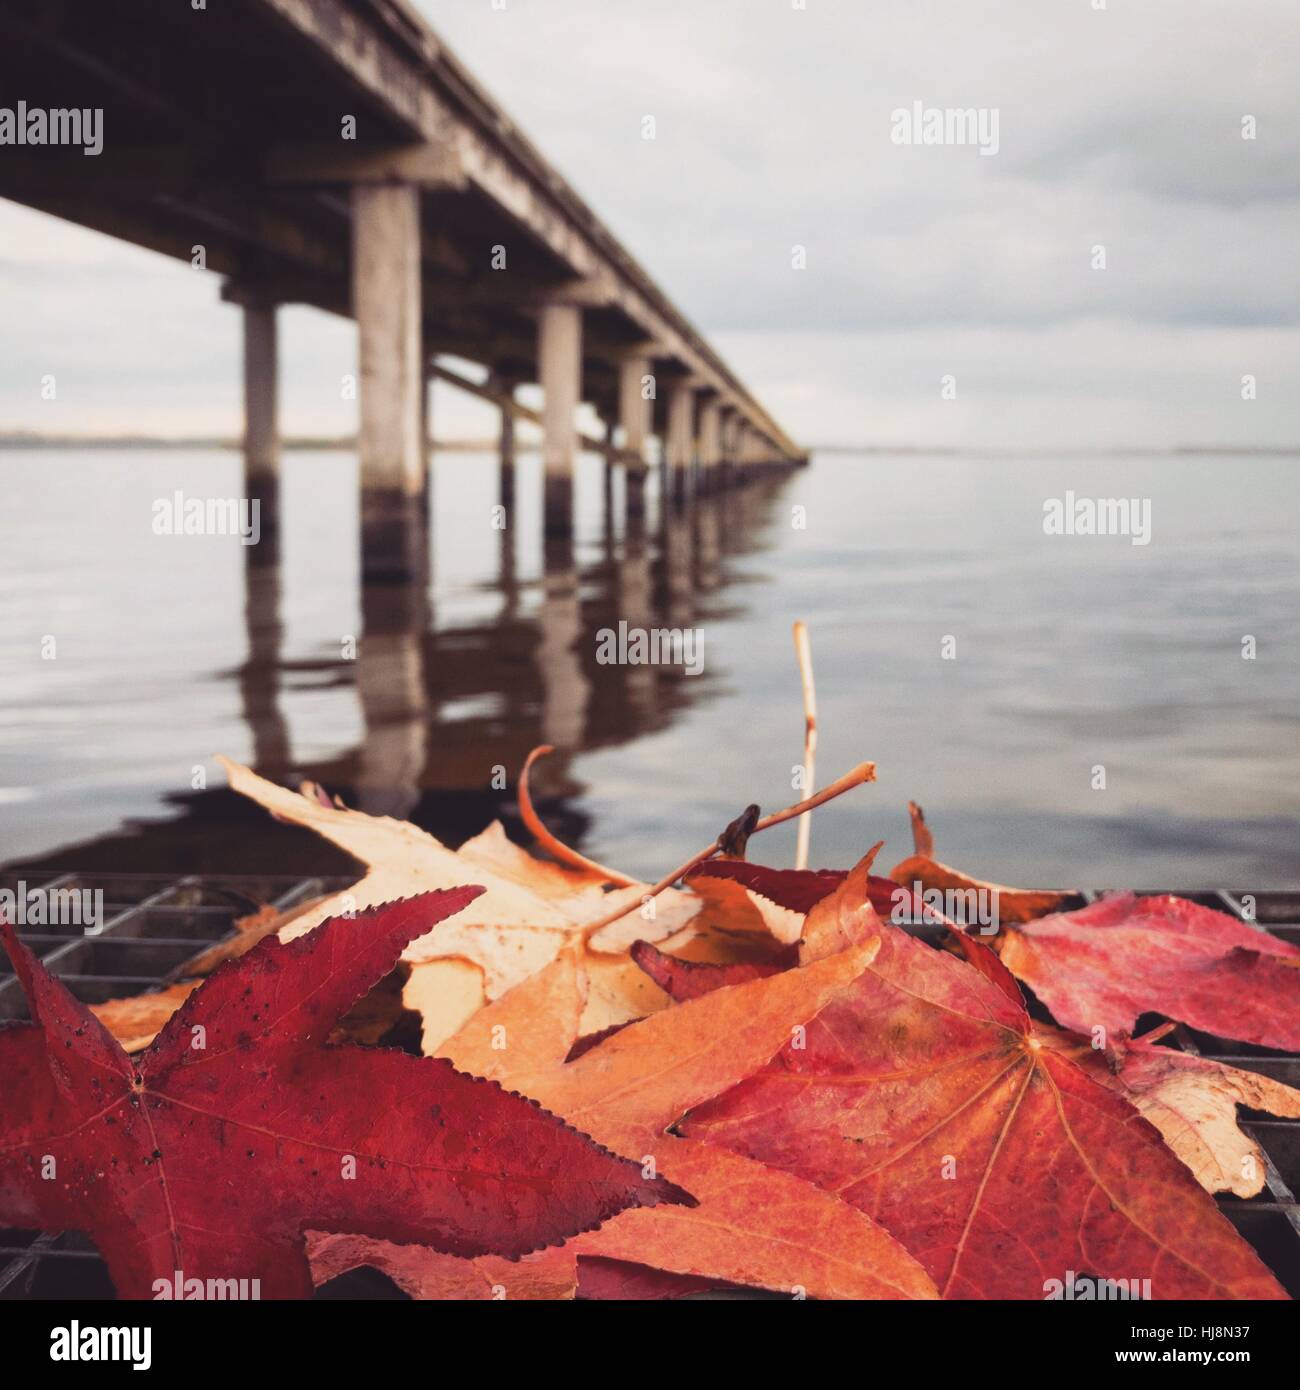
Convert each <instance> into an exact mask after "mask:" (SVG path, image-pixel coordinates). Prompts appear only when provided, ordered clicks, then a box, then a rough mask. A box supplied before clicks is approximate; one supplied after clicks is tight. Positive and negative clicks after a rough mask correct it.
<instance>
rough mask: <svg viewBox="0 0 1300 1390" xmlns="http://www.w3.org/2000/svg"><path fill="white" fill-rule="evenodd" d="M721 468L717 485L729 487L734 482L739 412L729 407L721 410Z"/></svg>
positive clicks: (738, 434) (738, 436)
mask: <svg viewBox="0 0 1300 1390" xmlns="http://www.w3.org/2000/svg"><path fill="white" fill-rule="evenodd" d="M721 430H722V443H721V448H722V467H721V468H720V469H719V470H718V485H719V486H720V487H730V486H731V485H732V483H734V482H735V481H736V464H737V462H738V458H737V452H738V451H737V444H738V441H739V438H740V412H739V411H737V410H735V409H733V408H732V407H731V406H724V407H723V409H722V426H721Z"/></svg>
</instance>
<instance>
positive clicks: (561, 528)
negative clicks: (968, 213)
mask: <svg viewBox="0 0 1300 1390" xmlns="http://www.w3.org/2000/svg"><path fill="white" fill-rule="evenodd" d="M196 4H197V0H196ZM196 4H192V3H190V2H189V0H132V3H131V4H130V5H129V6H127V5H121V4H113V3H107V2H106V0H60V3H51V2H50V0H0V91H3V92H4V93H6V94H7V99H12V100H14V101H16V100H17V99H19V98H22V99H23V100H24V101H25V102H26V103H27V106H28V107H29V108H30V107H45V108H48V109H51V110H53V109H66V108H74V107H75V108H81V109H94V110H102V112H103V115H102V135H103V148H102V151H101V152H100V153H99V154H97V155H94V156H87V154H86V152H85V151H84V150H83V149H82V148H79V147H65V146H53V145H46V146H32V145H29V146H23V147H20V146H5V147H4V148H0V196H4V197H7V198H11V199H13V200H14V201H16V202H19V203H23V204H26V205H27V206H30V207H33V208H38V209H41V210H42V211H45V212H48V213H52V214H54V215H56V216H59V217H63V218H66V219H68V220H70V221H72V222H76V223H80V224H81V225H83V226H87V227H92V228H95V229H96V230H98V231H101V232H106V233H108V234H110V235H112V236H116V237H120V238H123V239H125V240H127V241H131V242H134V243H136V244H138V245H141V246H147V247H150V248H152V249H154V250H157V251H161V252H164V253H167V254H169V255H172V256H175V257H177V258H178V259H180V260H183V261H186V262H189V263H190V264H192V265H196V266H200V267H201V268H205V269H206V270H209V271H212V272H215V273H216V274H218V275H220V276H221V277H223V285H222V291H221V293H222V295H223V297H224V298H225V299H226V300H227V301H229V302H232V303H234V304H237V305H239V306H241V308H242V311H243V314H244V317H245V331H244V353H245V371H244V382H245V422H246V423H245V441H246V460H247V489H248V495H249V496H250V497H257V498H259V499H260V500H261V502H262V504H263V505H262V511H263V516H264V518H267V519H268V520H269V522H270V526H269V535H270V536H271V537H274V534H275V515H276V499H277V496H278V473H279V430H278V422H277V391H276V381H277V374H278V361H277V334H276V310H277V308H278V306H279V305H281V304H311V305H314V306H316V307H318V308H321V309H325V310H327V311H330V312H334V313H338V314H343V315H347V316H350V317H354V318H355V319H356V321H357V326H358V365H357V372H356V385H357V392H358V396H359V452H360V460H361V489H362V505H361V550H362V561H363V574H364V576H365V578H366V579H367V580H370V581H381V582H384V581H396V582H408V581H410V580H412V579H416V578H418V575H419V572H420V568H421V565H422V563H423V561H422V556H423V555H424V552H425V550H426V548H427V530H426V527H427V506H426V501H425V491H426V486H427V482H426V470H427V461H428V438H427V417H426V401H427V392H428V389H429V383H430V381H431V379H433V378H434V377H435V376H440V377H442V378H443V379H456V380H459V381H460V382H461V384H464V385H467V387H468V388H469V389H473V390H475V391H477V392H478V394H480V395H487V396H488V397H489V398H490V399H493V400H495V401H496V402H497V403H498V404H499V405H500V406H501V409H502V412H503V419H502V446H503V449H502V469H503V478H502V495H503V499H504V498H505V497H506V496H507V495H508V492H509V485H510V480H509V476H508V474H509V470H510V469H511V467H512V461H513V450H514V429H513V425H514V420H515V417H516V416H525V417H527V416H529V415H530V414H533V412H528V411H526V410H524V408H523V407H521V406H520V405H519V404H518V403H517V402H516V400H515V395H514V393H515V390H516V388H517V387H518V386H519V385H521V384H524V383H537V384H539V385H540V386H541V388H542V394H543V406H542V409H541V411H540V412H539V413H536V414H537V416H538V419H537V422H538V423H539V424H540V426H541V431H542V451H543V458H544V463H545V477H546V506H545V525H546V530H547V533H548V536H553V537H563V536H564V535H565V534H566V533H567V532H568V531H569V530H570V529H571V527H572V518H573V501H572V491H573V471H574V460H575V456H576V454H577V453H578V451H579V449H581V448H583V447H597V448H599V449H601V450H602V452H604V453H605V455H606V457H607V458H608V459H609V461H610V467H620V468H623V469H625V470H626V473H627V486H626V488H625V489H624V490H623V491H624V495H625V497H626V499H627V500H626V505H627V509H628V513H629V515H636V514H637V513H638V512H639V511H640V510H642V509H643V508H644V505H645V504H644V481H645V473H646V470H647V468H648V466H649V463H650V459H651V448H652V440H653V439H654V438H655V437H657V438H658V440H659V448H658V457H659V458H660V460H661V464H662V467H663V469H664V473H663V486H664V488H665V495H666V496H667V497H670V498H671V499H674V500H676V501H681V500H683V499H684V498H686V497H687V496H688V495H689V494H691V493H692V491H694V490H699V491H702V492H708V491H712V490H714V489H717V488H721V487H725V486H730V485H733V484H735V483H737V482H742V481H743V480H744V479H745V478H746V477H749V476H752V475H754V474H755V473H757V472H760V471H769V470H772V469H774V468H780V467H787V466H790V465H791V464H794V463H798V462H801V461H802V456H801V451H800V449H799V448H798V446H797V445H796V444H795V443H794V442H793V441H792V440H791V439H790V438H789V437H788V436H787V435H786V434H785V432H784V431H783V430H782V429H781V427H780V426H779V425H778V424H777V423H776V421H775V420H774V419H773V418H772V417H771V416H770V415H769V414H768V412H767V411H766V410H765V409H764V408H763V406H762V405H761V404H760V403H759V402H758V401H757V400H756V399H755V398H754V397H753V395H752V394H751V393H750V392H749V391H748V390H747V388H746V387H745V385H744V384H743V383H742V382H741V381H740V380H739V379H738V378H737V377H736V375H735V373H734V372H733V371H732V370H731V369H730V368H729V367H728V366H727V364H726V363H725V362H724V361H723V360H722V358H721V357H720V356H719V355H718V353H717V352H716V351H715V350H714V349H713V348H712V347H711V346H710V345H709V343H708V342H707V341H706V340H705V339H704V337H703V336H702V335H701V334H700V333H699V332H698V331H697V330H696V329H695V328H694V327H693V326H692V325H691V323H690V322H689V321H688V320H687V319H686V317H685V316H684V315H683V314H682V313H681V312H680V311H679V310H678V309H677V308H676V307H675V306H674V305H673V304H672V303H671V302H670V300H669V299H668V297H667V296H666V295H665V294H664V292H663V291H662V290H661V289H660V288H659V287H658V286H657V285H656V284H655V283H654V281H653V280H651V278H650V277H649V275H648V274H647V273H646V272H645V271H644V270H643V269H642V268H641V266H640V265H638V264H637V262H636V261H635V260H634V259H633V258H632V256H631V255H629V254H628V252H627V251H626V250H624V248H623V247H622V246H621V245H620V244H619V243H618V241H617V240H616V239H615V237H614V236H613V235H612V234H611V233H610V232H609V231H608V230H607V229H606V227H605V226H604V225H603V224H602V223H601V221H600V220H599V218H598V217H597V216H596V214H595V213H594V212H593V211H592V209H591V208H590V207H588V206H587V204H586V203H585V202H584V201H583V200H582V199H581V198H580V197H579V196H578V195H577V194H576V193H575V192H574V190H573V189H572V188H571V187H570V186H569V184H568V183H566V182H565V180H564V179H563V178H562V177H561V176H560V174H559V173H557V172H556V170H555V169H553V168H552V167H551V165H550V164H549V163H548V162H547V161H546V159H545V158H544V157H543V156H542V154H541V153H540V152H539V151H538V150H537V149H536V147H535V146H534V145H533V144H532V143H531V142H530V141H529V139H528V138H527V136H526V135H525V134H524V133H523V132H522V131H521V130H520V129H519V128H518V127H517V126H516V125H514V124H513V122H512V121H511V120H510V118H509V117H508V116H507V115H506V114H505V113H504V111H502V109H501V108H500V107H499V106H498V105H497V104H496V103H495V101H494V100H493V99H492V98H491V97H490V96H488V94H487V93H486V92H485V91H484V90H483V89H482V87H480V86H479V84H478V83H477V82H476V81H475V80H474V78H473V77H472V76H471V75H470V74H469V72H468V71H467V70H466V69H465V67H464V66H463V65H462V64H461V63H460V61H459V60H458V59H457V58H456V57H455V56H454V55H453V54H452V53H451V52H450V51H449V50H448V49H447V47H446V45H445V44H443V42H442V41H441V40H440V39H439V38H438V36H437V35H436V34H435V33H434V32H433V31H432V30H431V29H430V28H429V26H428V25H427V24H426V23H425V22H424V20H423V19H422V18H421V17H420V16H419V15H418V14H417V13H416V11H415V10H414V9H413V8H412V7H411V6H410V5H409V4H407V3H406V0H206V3H203V4H197V7H196ZM538 61H539V62H541V61H545V55H542V54H539V55H538ZM124 312H129V306H124ZM12 327H13V325H11V329H12ZM444 355H449V356H455V357H458V358H461V359H465V360H468V361H470V362H473V363H478V364H481V366H482V367H483V368H486V382H487V385H486V386H484V385H482V384H480V383H474V382H467V381H465V380H464V379H463V378H458V377H455V376H454V375H453V374H451V373H449V372H448V371H447V369H446V368H445V367H443V366H441V365H440V363H439V358H440V357H441V356H444ZM584 402H585V403H588V404H590V405H592V406H593V407H594V408H595V410H596V411H597V413H598V415H599V416H600V417H601V419H602V420H604V421H605V422H606V425H607V427H608V433H607V435H606V437H605V438H604V439H601V440H595V441H586V440H583V439H582V438H580V436H579V433H578V429H577V426H576V423H575V421H576V410H577V407H578V406H579V405H580V404H581V403H584ZM265 526H266V522H264V528H265Z"/></svg>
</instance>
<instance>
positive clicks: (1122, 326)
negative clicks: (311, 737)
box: [0, 0, 1300, 450]
mask: <svg viewBox="0 0 1300 1390" xmlns="http://www.w3.org/2000/svg"><path fill="white" fill-rule="evenodd" d="M414 3H416V5H417V7H418V8H419V9H420V10H421V11H422V12H423V13H424V14H425V16H426V17H427V18H428V19H429V20H430V22H431V23H432V24H433V25H434V27H435V29H437V31H438V32H439V33H440V34H441V35H442V37H443V38H444V39H445V40H446V41H447V42H448V43H449V44H450V45H451V47H452V48H453V49H454V50H455V51H456V52H457V53H458V55H459V56H460V57H461V59H462V60H463V61H464V62H465V63H466V64H467V66H468V67H469V68H470V69H471V71H473V72H474V73H475V74H476V75H477V76H478V78H479V79H480V80H481V81H482V82H483V83H484V85H485V86H486V87H487V88H488V90H489V91H490V92H492V93H493V95H494V96H496V97H497V99H498V100H499V101H500V102H501V104H502V105H503V106H504V107H505V109H506V110H507V111H508V112H509V113H510V114H511V115H512V116H513V117H514V118H515V119H516V120H517V121H519V122H520V124H521V125H522V126H523V128H524V129H525V130H526V131H527V132H528V134H529V135H530V136H531V137H532V139H533V140H534V142H535V143H536V144H537V145H538V146H539V147H540V148H541V149H542V150H543V152H544V153H545V154H546V155H547V156H548V158H550V160H551V161H552V163H553V164H555V165H556V166H557V167H558V168H559V169H560V170H561V172H563V173H564V174H565V176H566V177H567V178H569V180H570V181H571V182H572V183H573V184H574V185H575V186H576V187H577V189H578V191H579V192H580V193H581V194H582V195H583V196H584V197H585V198H586V199H587V200H588V201H589V203H590V204H591V205H592V206H593V207H594V208H595V210H596V211H597V212H598V214H599V215H600V216H601V217H602V218H603V219H604V221H605V222H606V224H607V225H608V226H609V227H611V229H612V230H613V231H614V232H615V233H616V234H617V235H618V236H619V237H620V238H621V239H622V241H623V242H624V244H625V245H626V246H627V247H628V248H629V249H630V250H631V251H632V252H633V253H634V254H635V255H636V256H637V257H638V258H639V259H640V260H641V262H642V263H643V265H645V267H646V268H647V269H648V270H649V271H650V273H651V274H652V275H653V276H654V277H655V278H656V279H657V281H658V282H659V283H660V285H661V286H663V287H664V289H665V290H666V291H667V292H668V294H669V295H670V296H671V297H672V299H673V300H674V302H675V303H676V304H677V305H678V306H679V308H680V309H681V310H682V311H683V312H684V313H685V314H686V315H687V316H688V317H689V318H690V319H691V320H692V321H693V322H694V323H695V324H696V325H697V326H698V327H699V328H701V329H702V330H703V331H704V332H705V333H706V334H707V335H708V336H709V337H710V338H711V339H712V341H713V342H714V343H715V345H716V346H717V347H718V348H719V350H720V351H721V352H722V353H723V355H724V356H725V357H726V358H727V359H728V361H729V362H730V363H731V364H732V366H733V367H734V368H735V369H736V370H737V372H738V373H739V374H740V376H741V377H742V378H743V379H744V380H745V381H746V382H747V383H748V384H749V385H750V387H751V388H752V389H753V390H754V391H755V393H756V394H757V395H758V396H759V397H760V398H761V399H762V400H763V401H764V403H765V404H766V405H767V406H768V407H769V409H770V410H771V411H772V412H773V413H774V414H775V416H776V417H777V418H778V419H779V420H780V421H781V423H782V424H783V425H784V426H785V427H786V429H787V430H788V432H789V433H791V434H792V435H793V436H794V437H796V438H797V439H799V440H800V441H801V442H803V443H805V444H811V445H816V444H827V443H840V444H865V445H874V446H884V447H893V446H906V447H917V448H919V447H928V446H941V447H969V448H976V449H997V448H1000V447H1003V448H1015V449H1031V450H1032V449H1048V448H1060V447H1070V448H1079V447H1083V448H1093V447H1113V448H1120V447H1124V446H1128V445H1133V446H1141V447H1146V448H1164V447H1177V446H1183V445H1201V446H1211V445H1224V444H1226V445H1232V446H1241V447H1285V446H1292V445H1300V407H1298V406H1297V401H1300V390H1298V389H1297V387H1298V386H1300V382H1298V381H1297V376H1298V375H1300V274H1297V270H1298V269H1300V267H1298V265H1297V261H1298V260H1300V6H1296V5H1294V4H1287V3H1276V0H1268V2H1266V0H1233V3H1232V4H1231V5H1228V4H1224V3H1222V0H871V2H870V3H865V2H864V0H414ZM917 103H920V104H921V106H922V108H924V109H931V108H936V109H938V110H940V111H942V110H944V109H947V108H955V109H972V108H973V109H975V110H977V111H982V112H984V113H985V120H986V126H985V129H986V130H991V129H992V126H991V125H989V124H988V122H991V121H992V120H993V119H996V131H997V141H996V151H995V152H993V151H992V144H991V142H989V141H986V142H985V143H986V146H987V147H988V148H989V149H990V151H991V152H990V153H987V154H986V153H983V152H982V150H981V149H980V148H979V147H978V146H975V145H971V144H962V145H959V144H915V143H913V144H907V143H901V142H900V141H899V140H898V139H896V138H895V137H896V136H899V135H901V134H902V133H903V132H902V128H901V124H900V120H899V119H898V118H897V117H896V116H895V114H894V113H895V112H898V111H907V112H911V111H912V110H913V109H914V107H915V104H917ZM647 117H651V118H653V135H654V138H653V139H646V138H645V135H646V132H647V130H648V128H649V127H648V123H647V119H646V118H647ZM1247 118H1252V119H1253V126H1254V129H1253V134H1254V138H1253V139H1244V138H1243V123H1247ZM1247 125H1248V123H1247ZM106 134H107V133H106ZM0 157H3V150H0ZM797 248H798V249H797ZM1097 248H1104V259H1105V265H1104V268H1097V262H1098V260H1099V256H1098V250H1097ZM800 261H802V267H801V268H800V267H799V266H798V262H800ZM0 305H2V306H3V311H2V312H0V321H2V322H3V328H2V329H0V431H5V430H13V429H34V430H45V431H49V432H56V433H71V434H78V433H88V432H98V433H124V432H140V433H147V434H162V433H187V434H193V433H204V434H206V433H225V434H235V433H237V431H238V429H239V420H240V394H239V383H240V360H239V350H240V337H239V320H238V313H237V311H236V310H235V309H233V308H232V307H230V306H226V305H223V304H221V302H220V299H219V281H218V279H217V277H216V276H213V275H209V274H206V273H196V272H194V271H192V270H191V269H190V268H189V267H188V266H187V265H182V264H180V263H178V262H174V261H169V260H167V259H165V258H162V257H159V256H155V255H153V254H152V253H149V252H145V251H141V250H139V249H137V248H133V247H129V246H125V245H123V244H121V243H117V242H113V241H111V240H109V239H107V238H104V237H101V236H99V235H97V234H95V233H91V232H87V231H84V230H82V229H79V228H75V227H72V226H69V225H67V224H63V223H60V222H58V221H56V220H54V219H51V218H48V217H45V216H43V215H40V214H37V213H33V212H30V211H27V210H25V209H22V208H19V207H18V206H16V205H14V204H12V203H8V202H5V201H3V200H0ZM281 352H282V380H283V388H282V389H283V423H284V428H285V430H286V432H288V433H311V434H323V433H333V432H340V433H342V432H347V431H349V430H351V429H352V428H353V426H354V422H355V416H354V413H353V412H354V410H355V406H354V405H353V404H352V403H351V402H348V401H345V400H342V399H340V394H341V393H340V390H339V382H340V379H341V377H342V376H343V375H344V374H346V373H348V372H350V371H352V370H354V366H355V354H356V335H355V328H354V326H353V325H351V324H350V323H347V322H344V321H341V320H338V319H334V318H331V317H329V316H326V315H323V314H319V313H317V312H315V311H312V310H309V309H305V308H291V309H287V310H284V311H283V312H282V329H281ZM47 374H53V375H54V377H55V380H56V382H57V397H56V399H55V400H53V401H51V400H46V399H42V394H41V379H42V377H44V376H46V375H47ZM1243 378H1252V379H1253V383H1254V385H1253V396H1254V398H1253V399H1244V398H1243V393H1244V394H1245V395H1246V396H1249V395H1250V394H1251V391H1250V388H1249V386H1247V387H1245V388H1243ZM434 415H435V431H436V432H438V433H442V434H445V435H448V436H455V437H465V436H467V435H476V434H481V435H486V434H488V433H489V432H490V431H491V429H492V427H493V426H492V418H491V414H490V412H489V410H488V408H487V407H485V406H483V405H482V404H481V403H479V402H475V401H472V400H467V399H466V398H465V397H463V396H461V395H459V394H458V393H456V392H455V391H454V389H453V388H450V387H441V386H440V387H439V388H438V390H437V397H436V401H435V406H434Z"/></svg>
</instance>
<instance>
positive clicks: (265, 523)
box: [244, 302, 280, 563]
mask: <svg viewBox="0 0 1300 1390" xmlns="http://www.w3.org/2000/svg"><path fill="white" fill-rule="evenodd" d="M279 376H280V362H279V351H278V346H277V324H276V317H275V305H274V304H273V303H269V302H250V303H246V304H245V305H244V492H245V495H246V496H247V497H248V499H249V501H250V502H253V501H256V502H257V504H258V508H257V509H258V516H259V524H260V527H261V539H260V540H259V542H258V544H257V545H255V546H251V547H250V549H251V550H253V551H255V552H259V553H257V554H256V555H255V556H252V557H250V558H251V559H254V560H255V561H256V562H261V561H266V562H267V563H273V562H274V561H275V559H276V556H277V552H278V548H279V539H280V422H279V399H280V381H279Z"/></svg>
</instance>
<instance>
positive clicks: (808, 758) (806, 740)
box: [794, 619, 817, 869]
mask: <svg viewBox="0 0 1300 1390" xmlns="http://www.w3.org/2000/svg"><path fill="white" fill-rule="evenodd" d="M794 651H795V656H796V657H797V658H798V660H799V680H800V683H801V684H802V686H803V766H804V776H805V778H806V779H807V781H806V782H805V790H806V791H807V793H808V795H809V796H811V795H812V794H813V790H814V789H815V787H816V785H817V687H816V686H815V685H814V684H813V665H812V643H811V642H810V641H809V640H808V628H807V626H806V625H805V624H804V622H803V621H802V619H801V620H800V621H798V622H796V623H795V625H794ZM811 835H812V816H811V814H810V813H809V812H807V811H805V812H804V814H803V815H802V816H800V818H799V834H798V838H797V839H796V841H795V851H794V866H795V868H796V869H806V868H807V867H808V841H809V838H810V836H811Z"/></svg>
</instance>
